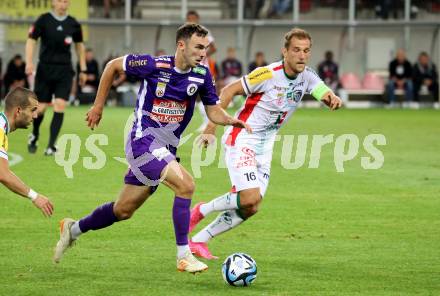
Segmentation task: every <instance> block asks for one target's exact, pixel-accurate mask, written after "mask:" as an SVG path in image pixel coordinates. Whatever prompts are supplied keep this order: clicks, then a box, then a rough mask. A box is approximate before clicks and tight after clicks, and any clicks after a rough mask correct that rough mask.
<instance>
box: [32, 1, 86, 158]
mask: <svg viewBox="0 0 440 296" xmlns="http://www.w3.org/2000/svg"><path fill="white" fill-rule="evenodd" d="M69 4H70V3H69V0H52V8H53V10H52V11H51V12H48V13H45V14H42V15H41V16H40V17H39V18H38V19H37V21H36V22H35V23H34V24H33V25H32V27H31V28H30V30H29V38H28V40H27V42H26V74H27V75H32V74H33V73H34V70H35V68H34V63H33V61H32V59H33V55H34V51H35V46H36V43H37V40H38V39H39V38H41V46H40V54H39V62H38V66H37V73H36V76H35V93H36V94H37V96H38V99H39V101H40V104H39V108H38V117H37V118H36V119H35V120H34V129H33V131H32V134H31V135H30V137H29V142H28V151H29V153H35V152H36V151H37V141H38V139H39V136H40V125H41V122H42V121H43V118H44V112H45V111H46V108H47V106H48V105H49V104H50V103H52V102H53V111H54V114H53V118H52V122H51V124H50V136H49V143H48V144H47V148H46V150H45V152H44V154H45V155H53V154H54V153H55V152H56V147H55V142H56V140H57V137H58V134H59V133H60V130H61V126H62V124H63V119H64V110H65V109H66V105H67V102H68V100H69V94H70V90H71V88H72V80H73V76H74V74H75V72H74V71H73V67H72V57H71V53H70V46H71V44H72V43H75V50H76V53H77V56H78V61H79V64H80V73H79V84H80V86H83V85H84V84H85V82H86V81H87V66H86V59H85V48H84V44H83V35H82V30H81V25H80V24H79V23H78V22H77V21H76V19H75V18H73V17H71V16H69V15H68V14H67V9H68V7H69ZM52 98H54V100H53V101H52Z"/></svg>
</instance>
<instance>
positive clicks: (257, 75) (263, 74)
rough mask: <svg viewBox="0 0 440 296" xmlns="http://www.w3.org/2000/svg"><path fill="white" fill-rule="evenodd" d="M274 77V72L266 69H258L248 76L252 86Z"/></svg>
mask: <svg viewBox="0 0 440 296" xmlns="http://www.w3.org/2000/svg"><path fill="white" fill-rule="evenodd" d="M272 77H273V74H272V71H270V70H269V69H268V68H266V67H263V68H257V69H255V70H254V71H252V72H251V73H250V74H249V75H248V76H247V78H248V80H249V83H250V84H257V83H260V82H263V81H264V80H267V79H270V78H272Z"/></svg>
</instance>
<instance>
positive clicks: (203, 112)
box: [196, 101, 209, 124]
mask: <svg viewBox="0 0 440 296" xmlns="http://www.w3.org/2000/svg"><path fill="white" fill-rule="evenodd" d="M196 105H197V109H199V112H200V115H202V119H203V124H207V123H208V121H209V119H208V115H206V110H205V105H203V103H202V101H199V102H197V103H196Z"/></svg>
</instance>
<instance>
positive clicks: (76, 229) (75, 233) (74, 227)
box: [70, 221, 82, 239]
mask: <svg viewBox="0 0 440 296" xmlns="http://www.w3.org/2000/svg"><path fill="white" fill-rule="evenodd" d="M81 234H82V232H81V229H79V222H78V221H76V222H75V223H73V225H72V227H71V228H70V235H72V239H77V238H78V237H79V236H80V235H81Z"/></svg>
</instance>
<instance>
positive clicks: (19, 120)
mask: <svg viewBox="0 0 440 296" xmlns="http://www.w3.org/2000/svg"><path fill="white" fill-rule="evenodd" d="M37 106H38V100H37V97H36V95H35V93H33V92H32V91H30V90H29V89H27V88H24V87H16V88H15V89H13V90H11V91H10V92H9V93H8V94H7V95H6V97H5V110H4V112H0V182H1V183H2V184H3V185H4V186H6V187H7V188H8V189H9V190H11V191H12V192H15V193H17V194H19V195H21V196H23V197H27V198H29V199H30V200H32V203H33V204H34V205H35V206H36V207H37V208H39V209H40V210H41V211H42V212H43V214H44V215H45V216H47V217H49V216H51V215H52V213H53V205H52V203H51V202H50V201H49V200H48V199H47V197H45V196H44V195H41V194H38V193H36V192H35V191H34V190H32V189H31V188H30V187H29V186H27V185H26V184H24V183H23V181H21V180H20V178H18V177H17V176H16V175H15V174H14V173H13V172H12V171H11V170H10V168H9V162H8V135H9V133H12V132H13V131H15V130H17V129H20V128H22V129H25V128H28V126H29V125H30V124H31V123H32V121H33V120H34V119H35V118H37Z"/></svg>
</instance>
